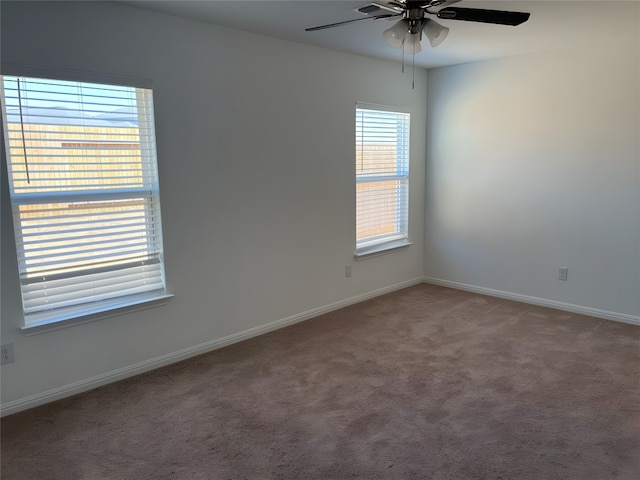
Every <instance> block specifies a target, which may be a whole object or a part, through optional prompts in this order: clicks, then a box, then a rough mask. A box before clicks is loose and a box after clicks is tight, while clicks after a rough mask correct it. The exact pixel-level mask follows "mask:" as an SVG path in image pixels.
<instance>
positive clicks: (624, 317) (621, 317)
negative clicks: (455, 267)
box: [424, 277, 640, 325]
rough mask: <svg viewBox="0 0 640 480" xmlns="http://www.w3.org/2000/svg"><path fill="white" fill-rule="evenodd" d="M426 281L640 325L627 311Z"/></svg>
mask: <svg viewBox="0 0 640 480" xmlns="http://www.w3.org/2000/svg"><path fill="white" fill-rule="evenodd" d="M424 283H430V284H433V285H440V286H442V287H450V288H455V289H458V290H465V291H467V292H473V293H480V294H482V295H489V296H491V297H498V298H504V299H507V300H514V301H516V302H522V303H529V304H531V305H538V306H542V307H549V308H555V309H557V310H563V311H565V312H571V313H579V314H581V315H588V316H590V317H596V318H602V319H604V320H613V321H615V322H622V323H630V324H632V325H640V316H637V315H628V314H626V313H617V312H610V311H608V310H599V309H597V308H591V307H583V306H582V305H574V304H572V303H565V302H558V301H556V300H548V299H546V298H539V297H532V296H530V295H522V294H520V293H512V292H506V291H503V290H494V289H493V288H485V287H478V286H476V285H468V284H466V283H459V282H452V281H449V280H441V279H439V278H433V277H424Z"/></svg>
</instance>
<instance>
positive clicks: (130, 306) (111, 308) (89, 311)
mask: <svg viewBox="0 0 640 480" xmlns="http://www.w3.org/2000/svg"><path fill="white" fill-rule="evenodd" d="M172 297H173V295H172V294H168V293H160V294H158V293H155V294H153V295H150V294H146V295H136V296H134V297H131V298H129V299H126V300H123V299H116V300H112V301H107V302H100V303H98V304H96V305H95V306H93V307H91V308H88V307H86V306H85V308H83V309H82V311H79V310H78V308H73V309H68V310H63V311H61V312H59V313H57V314H55V315H46V313H45V314H36V315H32V316H30V317H27V318H26V319H25V325H24V326H23V327H21V330H22V331H23V332H24V334H25V335H37V334H39V333H46V332H51V331H53V330H60V329H61V328H68V327H73V326H75V325H81V324H83V323H89V322H94V321H96V320H103V319H105V318H111V317H116V316H119V315H124V314H126V313H131V312H137V311H139V310H146V309H149V308H155V307H160V306H163V305H166V304H167V303H169V300H170V299H171V298H172Z"/></svg>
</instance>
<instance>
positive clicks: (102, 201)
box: [1, 76, 165, 326]
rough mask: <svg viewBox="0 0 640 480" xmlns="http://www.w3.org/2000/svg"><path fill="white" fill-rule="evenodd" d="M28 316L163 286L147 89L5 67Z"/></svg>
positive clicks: (120, 301)
mask: <svg viewBox="0 0 640 480" xmlns="http://www.w3.org/2000/svg"><path fill="white" fill-rule="evenodd" d="M2 87H3V88H2V89H1V95H2V115H3V124H4V135H5V145H6V150H7V165H8V177H9V187H10V194H11V204H12V210H13V221H14V230H15V239H16V250H17V255H18V267H19V274H20V283H21V288H22V300H23V307H24V314H25V325H27V326H28V325H30V324H33V323H42V322H43V321H44V322H47V321H55V320H56V319H66V318H70V317H73V316H81V315H85V314H88V313H94V312H96V311H101V310H104V309H109V308H119V307H121V306H123V305H126V304H127V302H131V301H132V300H134V299H138V298H142V297H153V296H154V295H157V294H164V293H165V282H164V269H163V263H162V228H161V222H160V197H159V189H158V172H157V161H156V151H155V148H156V147H155V127H154V121H153V99H152V91H151V90H150V89H144V88H134V87H127V86H115V85H104V84H96V83H87V82H69V81H60V80H48V79H42V78H28V77H17V76H3V77H2Z"/></svg>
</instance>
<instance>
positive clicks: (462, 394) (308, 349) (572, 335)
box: [1, 285, 640, 480]
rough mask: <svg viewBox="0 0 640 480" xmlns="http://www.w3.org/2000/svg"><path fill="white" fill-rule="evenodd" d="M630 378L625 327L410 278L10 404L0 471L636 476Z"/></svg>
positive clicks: (23, 474)
mask: <svg viewBox="0 0 640 480" xmlns="http://www.w3.org/2000/svg"><path fill="white" fill-rule="evenodd" d="M78 361H81V359H78ZM639 382H640V328H638V327H634V326H630V325H625V324H620V323H614V322H609V321H603V320H599V319H595V318H590V317H585V316H580V315H573V314H569V313H565V312H559V311H555V310H551V309H546V308H539V307H534V306H530V305H524V304H519V303H515V302H510V301H506V300H500V299H496V298H491V297H485V296H480V295H475V294H472V293H466V292H461V291H456V290H451V289H446V288H441V287H435V286H428V285H419V286H416V287H412V288H408V289H405V290H402V291H399V292H396V293H392V294H389V295H386V296H383V297H379V298H377V299H374V300H371V301H368V302H365V303H361V304H359V305H355V306H352V307H349V308H345V309H342V310H339V311H336V312H333V313H330V314H327V315H324V316H321V317H318V318H316V319H313V320H309V321H307V322H304V323H301V324H298V325H295V326H292V327H289V328H286V329H283V330H279V331H277V332H273V333H271V334H268V335H264V336H262V337H258V338H255V339H252V340H249V341H246V342H243V343H240V344H237V345H234V346H231V347H228V348H225V349H222V350H218V351H216V352H212V353H210V354H207V355H203V356H200V357H197V358H194V359H191V360H187V361H184V362H181V363H179V364H175V365H172V366H170V367H166V368H163V369H160V370H156V371H154V372H151V373H148V374H145V375H142V376H139V377H135V378H132V379H128V380H125V381H122V382H119V383H116V384H112V385H108V386H105V387H102V388H99V389H96V390H93V391H91V392H88V393H85V394H82V395H78V396H76V397H72V398H69V399H65V400H62V401H59V402H56V403H53V404H49V405H46V406H43V407H39V408H36V409H33V410H30V411H27V412H23V413H19V414H16V415H12V416H9V417H7V418H5V419H3V421H2V447H1V448H2V451H1V453H2V479H3V480H14V479H15V480H21V479H30V480H31V479H38V480H45V479H60V480H72V479H92V480H93V479H131V480H141V479H184V480H195V479H336V480H337V479H341V480H342V479H367V480H370V479H414V478H415V479H443V480H444V479H495V480H497V479H505V480H507V479H509V480H511V479H513V480H519V479H536V480H552V479H562V480H571V479H577V480H606V479H625V480H637V479H640V389H639Z"/></svg>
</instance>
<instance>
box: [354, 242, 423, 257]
mask: <svg viewBox="0 0 640 480" xmlns="http://www.w3.org/2000/svg"><path fill="white" fill-rule="evenodd" d="M410 245H413V243H411V242H410V241H409V240H408V239H406V238H403V239H400V240H391V241H388V242H382V243H376V244H374V245H368V246H364V247H360V248H358V249H357V250H356V253H355V255H354V256H353V257H354V258H355V259H356V260H362V259H365V258H371V257H377V256H379V255H386V254H387V253H392V252H396V251H398V250H404V249H406V248H408V247H409V246H410Z"/></svg>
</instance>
